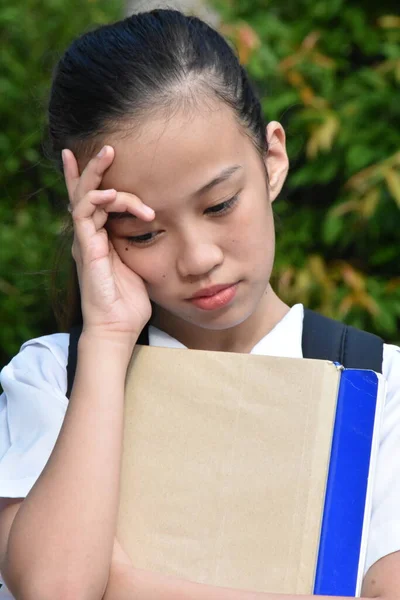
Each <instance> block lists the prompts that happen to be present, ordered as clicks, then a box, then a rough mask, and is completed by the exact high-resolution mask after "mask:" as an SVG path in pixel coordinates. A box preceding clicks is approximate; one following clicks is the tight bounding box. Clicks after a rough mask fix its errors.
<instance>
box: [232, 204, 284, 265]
mask: <svg viewBox="0 0 400 600" xmlns="http://www.w3.org/2000/svg"><path fill="white" fill-rule="evenodd" d="M229 246H230V249H231V251H232V253H234V254H235V255H236V256H240V257H241V258H243V259H245V260H249V261H254V260H257V257H258V254H260V255H261V256H263V260H264V261H265V257H266V255H272V256H273V252H274V246H275V234H274V221H273V215H272V210H271V205H270V204H269V202H268V200H265V203H264V202H263V203H262V204H261V202H260V203H259V204H258V206H254V205H253V206H251V208H250V209H249V210H246V211H240V214H238V215H237V218H236V219H235V221H234V223H232V226H231V227H230V229H229Z"/></svg>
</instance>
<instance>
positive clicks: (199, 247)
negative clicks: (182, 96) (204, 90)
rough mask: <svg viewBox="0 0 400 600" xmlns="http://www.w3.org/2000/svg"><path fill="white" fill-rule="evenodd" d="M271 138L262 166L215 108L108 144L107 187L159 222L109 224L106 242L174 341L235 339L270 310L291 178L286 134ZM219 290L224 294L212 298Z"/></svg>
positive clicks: (273, 129) (228, 117)
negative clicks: (281, 195)
mask: <svg viewBox="0 0 400 600" xmlns="http://www.w3.org/2000/svg"><path fill="white" fill-rule="evenodd" d="M269 134H270V135H269V136H268V137H269V142H270V145H271V146H270V147H271V154H269V157H267V160H266V162H265V163H264V162H263V161H262V159H261V157H260V155H259V154H258V152H257V151H256V149H255V147H254V145H253V143H252V141H251V140H250V139H249V137H248V136H246V135H245V134H244V132H243V129H242V127H240V126H239V125H238V124H237V121H236V120H235V118H234V116H233V113H232V112H231V110H229V108H227V107H226V106H225V105H222V104H219V105H218V107H216V108H214V109H207V110H198V111H195V112H193V113H192V114H191V115H190V116H188V115H187V114H186V115H184V116H183V115H182V113H180V114H176V115H174V116H173V117H172V118H170V119H169V120H166V119H163V120H161V119H160V121H155V120H152V121H146V123H145V124H144V125H143V126H142V127H141V129H140V131H139V133H137V132H136V134H132V135H130V136H125V137H124V138H123V139H119V140H116V141H113V140H107V143H110V144H111V145H112V146H113V147H114V149H115V159H114V162H113V164H112V166H111V167H110V169H109V170H108V171H107V173H106V174H105V177H104V180H103V184H102V187H103V188H104V189H106V188H115V189H116V190H118V191H124V192H129V193H131V194H135V195H137V196H139V198H140V199H141V200H142V201H143V202H144V203H145V204H147V205H148V206H150V207H151V208H153V209H154V211H155V214H156V217H155V220H154V221H153V222H152V223H150V224H149V223H145V222H143V221H140V220H139V219H135V218H132V217H131V216H130V215H128V214H126V216H122V217H121V218H118V219H110V220H109V221H108V224H107V226H108V231H109V235H110V239H111V241H112V243H113V245H114V247H115V249H116V251H117V253H118V254H119V256H120V258H121V259H122V261H123V262H124V263H125V264H126V265H127V266H129V267H130V268H131V269H132V270H133V271H135V272H136V273H137V274H138V275H140V277H142V279H143V280H144V282H145V284H146V286H147V290H148V293H149V296H150V299H151V300H152V301H153V303H155V305H156V307H155V322H156V323H157V324H158V325H159V326H160V327H161V328H164V329H165V330H166V331H168V332H169V333H171V334H174V333H175V331H176V333H175V335H177V337H179V335H178V331H179V328H182V327H184V328H185V327H186V328H187V327H189V328H190V327H191V328H193V327H194V329H198V328H200V329H201V330H204V329H206V330H214V331H217V330H227V329H231V328H234V327H235V326H238V325H240V324H241V323H243V322H244V321H246V319H248V318H249V317H250V316H251V315H253V314H254V313H258V312H262V311H263V310H264V308H265V310H267V309H268V306H267V304H268V295H269V294H267V293H266V292H267V290H268V288H269V285H268V284H269V279H270V275H271V271H272V265H273V260H274V246H275V243H274V223H273V216H272V210H271V201H272V200H273V199H274V197H275V196H276V195H277V193H278V191H279V190H280V188H281V186H282V183H283V180H284V178H285V175H286V170H287V162H286V160H287V159H286V153H285V150H284V134H283V131H282V128H281V127H280V126H279V125H278V124H277V123H275V124H270V126H269ZM273 146H274V147H273ZM266 166H267V169H268V175H269V178H270V180H271V187H270V190H269V191H268V184H267V177H266ZM213 286H223V287H226V288H228V289H226V290H225V291H221V292H219V293H217V294H215V293H214V294H212V292H213V290H209V289H207V288H210V287H213ZM214 291H215V290H214ZM199 293H200V295H202V296H203V297H201V298H197V299H193V296H194V295H198V294H199ZM209 294H212V295H211V296H210V295H209ZM204 296H206V298H204ZM264 305H265V306H264Z"/></svg>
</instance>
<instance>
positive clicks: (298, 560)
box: [117, 347, 340, 594]
mask: <svg viewBox="0 0 400 600" xmlns="http://www.w3.org/2000/svg"><path fill="white" fill-rule="evenodd" d="M339 380H340V372H339V371H338V369H337V368H336V367H335V365H333V364H332V363H329V362H326V361H318V360H305V359H292V358H275V357H268V356H256V355H249V354H237V353H225V352H208V351H199V350H184V349H182V350H181V349H168V348H156V347H137V348H136V350H135V352H134V355H133V358H132V361H131V365H130V368H129V370H128V373H127V381H126V404H125V432H124V449H123V461H122V474H121V497H120V510H119V518H118V530H117V536H118V539H119V540H120V542H121V544H122V546H123V547H124V549H125V550H126V551H127V553H128V554H129V556H130V557H131V559H132V561H133V564H134V565H135V566H136V567H138V568H145V569H150V570H153V571H159V572H162V573H164V574H169V575H174V576H179V577H181V578H183V579H189V580H191V581H196V582H199V583H209V584H213V585H217V586H227V587H232V588H238V589H251V590H254V591H266V592H276V593H293V594H311V593H312V591H313V582H314V575H315V567H316V558H317V551H318V544H319V535H320V528H321V519H322V513H323V503H324V495H325V487H326V477H327V470H328V464H329V456H330V450H331V441H332V429H333V423H334V417H335V409H336V398H337V391H338V385H339Z"/></svg>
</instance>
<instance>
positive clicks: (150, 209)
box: [142, 204, 155, 217]
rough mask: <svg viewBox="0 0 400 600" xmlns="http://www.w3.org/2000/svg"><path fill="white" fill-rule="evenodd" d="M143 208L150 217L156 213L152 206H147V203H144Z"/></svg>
mask: <svg viewBox="0 0 400 600" xmlns="http://www.w3.org/2000/svg"><path fill="white" fill-rule="evenodd" d="M142 210H143V212H144V213H145V214H146V215H148V216H149V217H153V216H154V215H155V212H154V210H153V209H152V208H150V206H147V204H143V206H142Z"/></svg>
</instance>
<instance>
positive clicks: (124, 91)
mask: <svg viewBox="0 0 400 600" xmlns="http://www.w3.org/2000/svg"><path fill="white" fill-rule="evenodd" d="M207 99H208V100H209V99H211V100H212V99H218V100H220V101H222V102H224V103H225V104H226V105H228V106H229V107H230V108H231V109H232V110H233V113H234V115H235V116H236V119H237V121H238V123H239V124H240V125H242V126H243V131H244V133H246V134H247V135H249V137H250V138H251V140H252V141H253V143H254V145H255V147H256V149H257V150H258V151H259V152H260V154H264V153H265V152H266V151H267V142H266V139H265V122H264V119H263V116H262V110H261V105H260V101H259V99H258V98H257V96H256V94H255V93H254V91H253V88H252V86H251V84H250V81H249V79H248V76H247V73H246V71H245V70H244V68H243V67H242V66H241V65H240V63H239V61H238V59H237V57H236V55H235V53H234V51H233V50H232V48H231V47H230V46H229V44H228V43H227V42H226V40H225V39H224V38H223V37H222V36H221V35H220V34H219V33H218V32H217V31H215V30H214V29H212V28H211V27H209V26H208V25H207V24H206V23H204V22H203V21H201V20H200V19H198V18H196V17H192V16H185V15H184V14H182V13H181V12H179V11H175V10H153V11H150V12H143V13H139V14H134V15H132V16H130V17H128V18H126V19H124V20H122V21H118V22H117V23H113V24H110V25H104V26H102V27H99V28H97V29H95V30H94V31H90V32H88V33H85V34H84V35H82V36H81V37H79V38H78V39H76V40H75V41H74V42H73V43H72V44H71V45H70V47H69V48H68V49H67V50H66V52H65V54H64V55H63V56H62V57H61V59H60V61H59V63H58V65H57V66H56V69H55V73H54V77H53V83H52V87H51V92H50V99H49V107H48V131H49V145H48V153H49V154H50V156H51V157H52V158H53V159H54V160H55V162H56V164H57V165H58V166H59V168H62V167H61V165H62V161H61V151H62V150H63V149H64V148H69V149H71V150H72V151H73V152H74V154H75V155H76V156H78V157H82V156H84V157H87V158H89V156H90V155H91V154H92V153H93V151H94V150H95V149H97V148H99V146H101V145H103V144H104V143H109V141H108V140H109V137H110V136H111V135H112V134H114V135H115V133H117V132H124V131H128V132H129V131H131V130H132V128H134V127H135V126H137V125H140V119H141V118H142V119H143V118H149V117H150V118H151V117H152V116H153V115H157V116H158V117H159V116H160V112H161V116H163V112H162V111H164V113H165V116H166V117H168V115H170V114H171V111H172V114H173V111H176V110H178V109H180V108H182V107H183V108H191V107H196V105H200V103H201V102H202V101H204V100H207ZM71 231H72V228H71V226H70V227H68V228H67V230H66V231H65V236H64V238H65V242H64V247H65V246H66V245H67V244H68V240H69V235H70V234H71ZM62 254H63V249H62V248H61V249H60V255H59V256H58V257H57V260H56V264H58V265H59V264H60V263H61V256H62ZM70 269H71V270H70V277H69V281H68V284H67V293H66V296H65V294H63V295H62V296H61V298H62V299H61V300H60V292H59V290H58V285H57V283H56V280H57V275H56V276H55V277H54V279H53V286H52V287H53V308H54V312H55V315H56V318H57V321H58V322H59V325H60V327H61V329H62V330H67V331H68V330H69V329H70V328H71V327H72V326H74V325H79V324H81V323H82V312H81V298H80V290H79V283H78V278H77V273H76V266H75V263H72V264H71V267H70ZM59 271H60V269H59V268H56V273H58V272H59Z"/></svg>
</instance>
